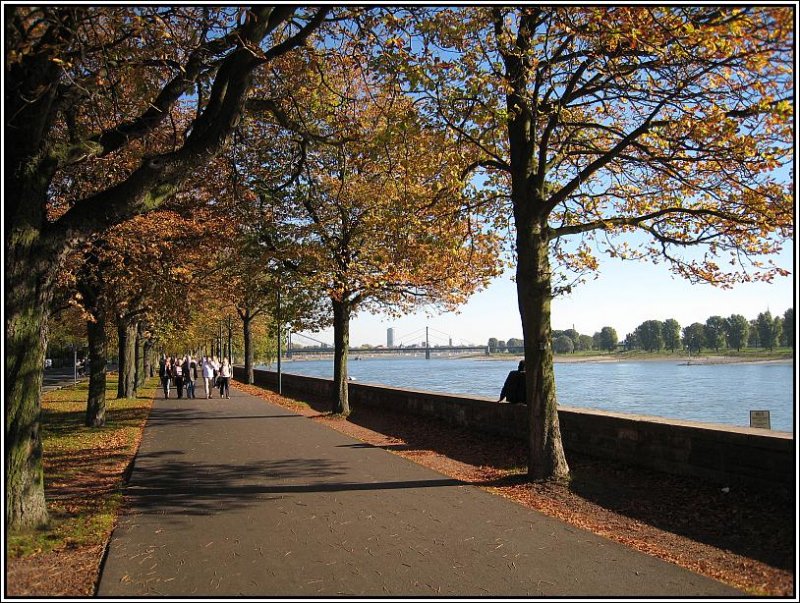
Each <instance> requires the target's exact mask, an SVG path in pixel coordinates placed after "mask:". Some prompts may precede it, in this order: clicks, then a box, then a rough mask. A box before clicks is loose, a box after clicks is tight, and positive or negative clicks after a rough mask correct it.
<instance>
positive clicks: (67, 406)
mask: <svg viewBox="0 0 800 603" xmlns="http://www.w3.org/2000/svg"><path fill="white" fill-rule="evenodd" d="M156 388H157V384H156V380H155V379H149V380H148V381H147V382H146V384H145V386H144V388H142V389H141V390H140V393H139V396H138V397H137V398H127V399H116V391H117V377H116V375H109V376H108V380H107V383H106V425H105V426H103V427H99V428H98V427H86V426H84V420H85V413H86V400H87V397H88V382H81V383H78V384H77V385H74V386H69V387H65V388H63V389H60V390H55V391H51V392H47V393H45V394H43V396H42V414H41V430H42V444H43V463H44V474H45V497H46V500H47V509H48V512H49V515H50V521H49V523H48V525H47V526H45V527H42V528H39V529H36V530H26V531H22V532H11V533H9V534H8V538H7V544H6V547H7V556H8V559H9V560H10V561H11V562H12V566H16V567H19V566H24V564H25V563H26V562H27V561H31V562H35V563H36V564H39V563H41V562H42V560H43V559H45V558H52V563H53V564H56V565H57V564H58V558H59V555H60V554H62V553H68V552H74V551H76V550H82V549H92V550H96V551H99V552H100V554H101V555H102V549H103V548H104V546H105V543H106V542H107V541H108V539H109V537H110V535H111V532H112V530H113V529H114V525H115V523H116V517H117V514H118V513H119V510H120V506H121V505H122V494H121V486H122V485H123V483H124V480H125V479H126V472H127V470H128V467H129V466H130V463H131V461H132V459H133V458H134V456H135V454H136V451H137V449H138V447H139V442H140V441H141V436H142V431H143V429H144V425H145V421H146V420H147V417H148V415H149V414H150V409H151V407H152V404H153V397H154V395H155V392H156ZM99 561H100V559H99V558H98V559H97V562H98V563H97V565H98V568H99ZM24 574H25V572H20V576H22V575H24ZM7 578H8V580H9V585H8V586H9V590H11V591H15V590H17V589H16V588H13V585H12V584H11V583H13V580H14V572H13V571H12V572H10V573H9V575H8V576H7ZM93 579H94V580H96V576H95V577H94V578H93ZM22 581H25V580H24V579H22ZM67 582H68V580H67ZM18 586H19V589H20V590H21V591H29V590H30V589H29V588H26V587H25V585H23V584H20V585H18ZM37 594H55V593H44V592H39V593H37ZM65 594H66V593H65ZM75 594H77V593H75Z"/></svg>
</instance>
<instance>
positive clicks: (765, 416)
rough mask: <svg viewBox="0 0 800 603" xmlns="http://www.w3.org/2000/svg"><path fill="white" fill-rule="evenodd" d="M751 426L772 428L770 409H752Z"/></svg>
mask: <svg viewBox="0 0 800 603" xmlns="http://www.w3.org/2000/svg"><path fill="white" fill-rule="evenodd" d="M750 427H757V428H759V429H772V427H770V422H769V411H768V410H751V411H750Z"/></svg>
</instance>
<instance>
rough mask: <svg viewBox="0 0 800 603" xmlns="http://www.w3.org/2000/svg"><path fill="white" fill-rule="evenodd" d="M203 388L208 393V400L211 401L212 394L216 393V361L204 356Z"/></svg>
mask: <svg viewBox="0 0 800 603" xmlns="http://www.w3.org/2000/svg"><path fill="white" fill-rule="evenodd" d="M202 371H203V387H204V388H205V391H206V399H207V400H210V399H211V397H212V396H211V392H213V391H214V361H213V360H211V358H209V357H208V356H203V363H202Z"/></svg>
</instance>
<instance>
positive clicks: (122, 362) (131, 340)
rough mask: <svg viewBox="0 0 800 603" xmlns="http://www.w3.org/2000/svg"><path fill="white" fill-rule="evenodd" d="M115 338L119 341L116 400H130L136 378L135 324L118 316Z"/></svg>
mask: <svg viewBox="0 0 800 603" xmlns="http://www.w3.org/2000/svg"><path fill="white" fill-rule="evenodd" d="M117 337H118V339H119V354H118V356H119V359H118V361H117V362H118V364H119V383H118V384H117V399H120V398H132V397H133V396H134V393H133V389H134V382H135V378H136V323H135V322H132V321H130V320H128V319H126V318H125V317H123V316H118V317H117Z"/></svg>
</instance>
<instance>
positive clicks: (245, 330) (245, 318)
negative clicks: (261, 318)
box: [240, 308, 255, 385]
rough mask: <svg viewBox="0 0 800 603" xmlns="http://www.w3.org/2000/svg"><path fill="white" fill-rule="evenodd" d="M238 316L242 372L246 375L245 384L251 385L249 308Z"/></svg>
mask: <svg viewBox="0 0 800 603" xmlns="http://www.w3.org/2000/svg"><path fill="white" fill-rule="evenodd" d="M240 316H241V318H242V337H243V339H244V372H245V374H246V375H247V383H249V384H250V385H252V384H253V383H254V382H255V377H254V374H253V362H254V360H253V356H254V354H253V332H252V322H253V317H252V316H251V315H250V309H249V308H247V309H246V310H245V311H244V314H240Z"/></svg>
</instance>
